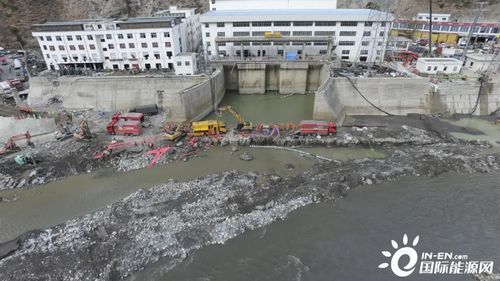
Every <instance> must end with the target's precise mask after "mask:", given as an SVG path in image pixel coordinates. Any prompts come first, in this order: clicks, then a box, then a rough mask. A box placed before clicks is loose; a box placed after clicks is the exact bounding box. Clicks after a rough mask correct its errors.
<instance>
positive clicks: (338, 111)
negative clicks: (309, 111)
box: [313, 65, 346, 126]
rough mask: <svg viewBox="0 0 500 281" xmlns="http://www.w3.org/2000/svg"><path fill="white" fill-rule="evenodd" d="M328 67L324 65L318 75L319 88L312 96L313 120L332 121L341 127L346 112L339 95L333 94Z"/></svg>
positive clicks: (332, 84)
mask: <svg viewBox="0 0 500 281" xmlns="http://www.w3.org/2000/svg"><path fill="white" fill-rule="evenodd" d="M329 69H330V67H329V66H328V65H325V66H323V67H322V68H321V70H320V71H319V73H318V76H319V82H320V84H321V85H320V86H319V88H318V90H317V91H316V93H315V96H314V110H313V118H314V119H319V120H332V121H335V122H336V123H337V125H339V126H341V125H342V124H343V123H344V119H345V116H346V111H345V107H344V104H343V102H342V101H341V99H340V98H339V95H338V94H337V93H336V92H335V87H334V83H333V78H331V77H330V70H329Z"/></svg>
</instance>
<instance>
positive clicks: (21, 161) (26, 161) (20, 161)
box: [14, 155, 36, 166]
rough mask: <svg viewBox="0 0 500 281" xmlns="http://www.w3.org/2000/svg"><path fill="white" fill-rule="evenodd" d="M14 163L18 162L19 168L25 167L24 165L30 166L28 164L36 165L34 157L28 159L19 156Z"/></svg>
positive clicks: (24, 156)
mask: <svg viewBox="0 0 500 281" xmlns="http://www.w3.org/2000/svg"><path fill="white" fill-rule="evenodd" d="M14 161H16V163H17V164H18V165H19V166H24V165H28V164H36V163H35V160H34V159H33V158H32V157H28V156H26V155H17V156H16V157H15V158H14Z"/></svg>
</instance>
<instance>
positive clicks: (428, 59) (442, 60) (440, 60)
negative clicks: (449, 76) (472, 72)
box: [418, 58, 462, 64]
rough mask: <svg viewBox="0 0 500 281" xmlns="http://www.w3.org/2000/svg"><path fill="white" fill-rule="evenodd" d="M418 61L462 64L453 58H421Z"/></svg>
mask: <svg viewBox="0 0 500 281" xmlns="http://www.w3.org/2000/svg"><path fill="white" fill-rule="evenodd" d="M418 62H422V63H426V64H429V63H433V64H436V63H437V64H462V62H461V61H459V60H457V59H453V58H419V59H418Z"/></svg>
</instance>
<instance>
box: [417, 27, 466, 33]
mask: <svg viewBox="0 0 500 281" xmlns="http://www.w3.org/2000/svg"><path fill="white" fill-rule="evenodd" d="M428 28H429V27H427V29H428ZM458 29H459V27H458V26H452V27H451V29H450V30H451V31H452V32H457V31H458ZM467 30H469V28H468V27H467Z"/></svg>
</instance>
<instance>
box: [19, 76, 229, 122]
mask: <svg viewBox="0 0 500 281" xmlns="http://www.w3.org/2000/svg"><path fill="white" fill-rule="evenodd" d="M210 81H212V84H213V85H211V82H210ZM212 89H213V90H214V91H217V92H216V93H212ZM224 92H225V86H224V73H223V72H221V71H216V72H215V73H214V75H213V77H212V79H209V78H208V77H206V76H182V77H180V76H173V77H172V76H170V77H163V76H126V77H109V76H107V77H59V78H56V79H48V78H46V77H35V78H33V79H32V80H31V86H30V95H29V97H28V103H29V104H30V105H35V106H36V105H44V104H47V101H48V100H49V98H51V97H56V98H58V99H60V100H61V101H62V105H63V106H64V107H65V108H68V109H88V108H92V109H95V110H102V111H118V110H128V109H130V108H132V107H135V106H138V105H147V104H157V105H158V106H159V107H160V108H162V109H163V110H164V111H165V112H167V113H168V115H169V117H170V118H172V120H178V121H181V120H191V119H199V118H201V117H203V116H202V115H203V114H208V113H209V112H210V111H211V110H212V108H213V104H212V102H213V101H217V102H218V101H220V100H221V99H222V97H223V95H224ZM200 116H201V117H200Z"/></svg>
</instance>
